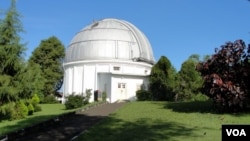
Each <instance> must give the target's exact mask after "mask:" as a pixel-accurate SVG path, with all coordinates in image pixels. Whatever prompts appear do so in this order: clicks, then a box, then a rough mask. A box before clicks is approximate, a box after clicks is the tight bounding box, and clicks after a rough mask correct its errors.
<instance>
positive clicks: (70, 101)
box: [65, 95, 84, 109]
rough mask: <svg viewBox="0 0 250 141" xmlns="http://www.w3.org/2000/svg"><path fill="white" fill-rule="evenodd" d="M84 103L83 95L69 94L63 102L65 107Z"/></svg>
mask: <svg viewBox="0 0 250 141" xmlns="http://www.w3.org/2000/svg"><path fill="white" fill-rule="evenodd" d="M83 105H84V97H83V96H81V95H70V96H68V97H67V101H66V103H65V106H66V109H75V108H79V107H81V106H83Z"/></svg>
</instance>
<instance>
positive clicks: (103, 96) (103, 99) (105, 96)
mask: <svg viewBox="0 0 250 141" xmlns="http://www.w3.org/2000/svg"><path fill="white" fill-rule="evenodd" d="M102 101H107V92H106V91H103V92H102Z"/></svg>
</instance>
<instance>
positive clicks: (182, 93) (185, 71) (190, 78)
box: [175, 54, 202, 101]
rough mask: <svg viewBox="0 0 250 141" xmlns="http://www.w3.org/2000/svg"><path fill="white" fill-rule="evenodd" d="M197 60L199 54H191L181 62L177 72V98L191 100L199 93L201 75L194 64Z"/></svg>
mask: <svg viewBox="0 0 250 141" xmlns="http://www.w3.org/2000/svg"><path fill="white" fill-rule="evenodd" d="M198 62H199V55H197V54H194V55H191V56H190V57H189V58H188V59H187V60H186V61H185V62H183V63H182V66H181V70H180V71H179V72H178V80H177V82H178V86H177V88H178V89H177V90H176V91H175V92H176V97H175V98H176V99H175V100H176V101H177V100H191V99H192V98H194V97H195V95H197V94H199V93H200V91H199V90H200V88H201V86H202V77H201V75H200V74H199V72H197V71H196V65H197V64H198Z"/></svg>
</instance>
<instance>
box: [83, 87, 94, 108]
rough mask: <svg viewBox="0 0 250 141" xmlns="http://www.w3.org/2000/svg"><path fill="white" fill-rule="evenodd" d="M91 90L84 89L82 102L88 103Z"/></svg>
mask: <svg viewBox="0 0 250 141" xmlns="http://www.w3.org/2000/svg"><path fill="white" fill-rule="evenodd" d="M91 91H92V90H91V89H86V91H85V98H84V104H88V103H89V99H90V97H91V95H92V92H91Z"/></svg>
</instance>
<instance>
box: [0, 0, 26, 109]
mask: <svg viewBox="0 0 250 141" xmlns="http://www.w3.org/2000/svg"><path fill="white" fill-rule="evenodd" d="M19 17H20V15H19V13H18V12H17V10H16V1H15V0H12V1H11V6H10V8H9V10H8V11H7V13H6V16H5V18H4V19H3V20H1V23H0V35H1V36H0V105H1V104H3V103H8V102H10V101H15V100H17V99H18V95H19V94H20V93H21V91H20V89H18V88H19V87H18V85H19V81H18V79H17V77H18V75H19V72H20V70H21V69H22V66H23V63H24V59H23V53H24V51H25V47H24V44H21V43H20V40H21V39H20V36H19V34H18V33H20V32H22V31H23V28H22V24H21V22H20V20H19Z"/></svg>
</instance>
